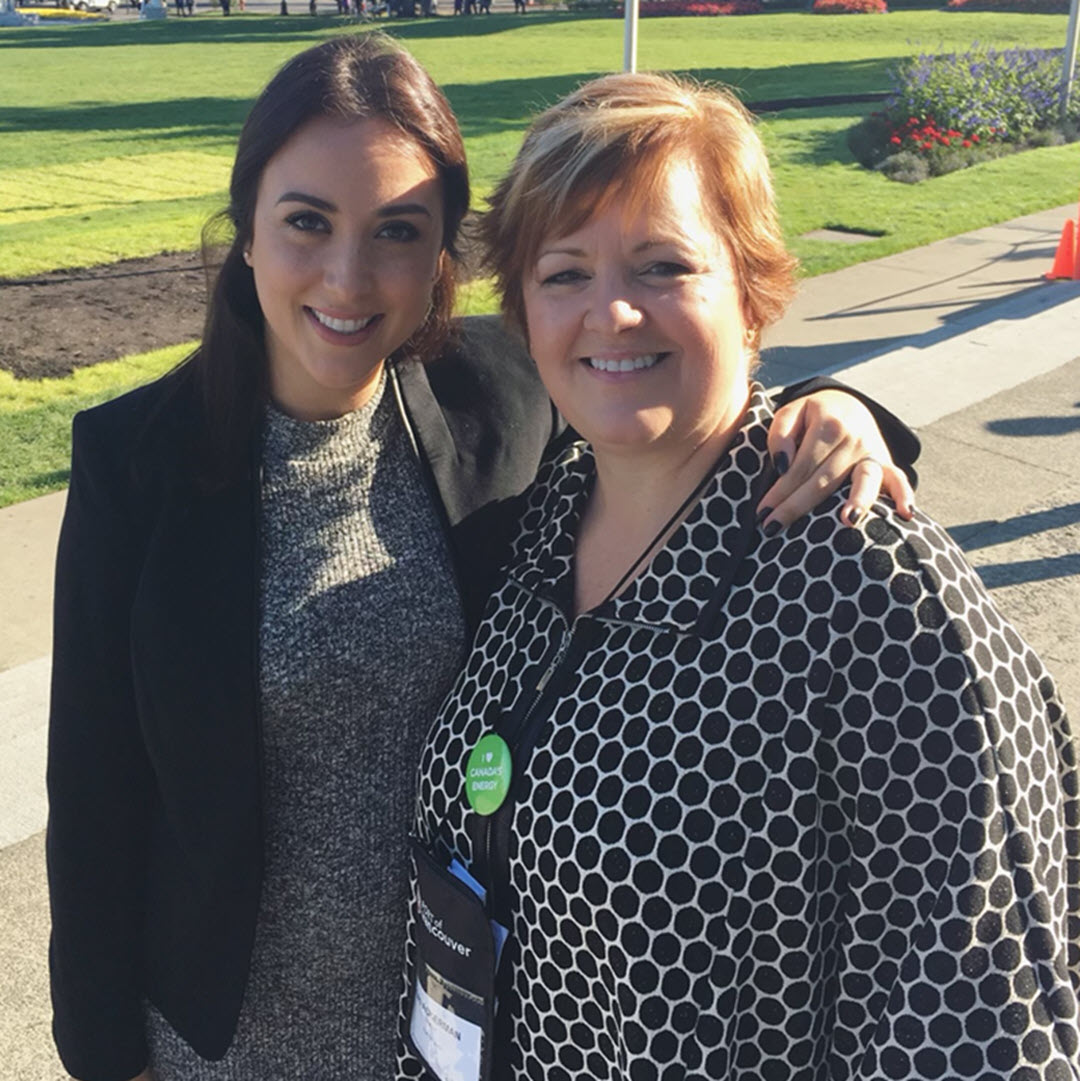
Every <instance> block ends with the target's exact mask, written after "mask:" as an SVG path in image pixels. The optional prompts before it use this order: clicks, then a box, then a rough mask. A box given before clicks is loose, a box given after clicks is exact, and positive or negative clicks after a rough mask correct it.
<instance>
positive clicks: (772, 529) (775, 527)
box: [765, 522, 784, 537]
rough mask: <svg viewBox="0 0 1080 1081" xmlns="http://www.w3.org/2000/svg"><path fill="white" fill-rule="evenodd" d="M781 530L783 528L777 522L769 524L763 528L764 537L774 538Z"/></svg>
mask: <svg viewBox="0 0 1080 1081" xmlns="http://www.w3.org/2000/svg"><path fill="white" fill-rule="evenodd" d="M783 528H784V527H783V526H782V525H781V524H780V523H779V522H770V523H769V524H768V525H767V526H766V527H765V536H766V537H775V536H776V534H777V533H779V532H780V530H781V529H783Z"/></svg>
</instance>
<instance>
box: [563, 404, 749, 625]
mask: <svg viewBox="0 0 1080 1081" xmlns="http://www.w3.org/2000/svg"><path fill="white" fill-rule="evenodd" d="M733 412H734V415H733V416H732V417H731V418H730V419H729V420H728V421H726V422H725V423H723V424H721V425H719V426H718V427H717V428H716V429H715V430H714V431H712V432H711V433H709V434H708V436H706V437H705V438H703V439H701V440H699V441H696V442H694V443H692V444H689V445H684V446H681V447H679V448H677V449H676V450H674V451H671V450H666V449H665V450H661V451H651V452H650V450H648V449H645V450H642V449H640V448H639V449H635V450H630V451H625V450H621V449H619V448H610V447H609V448H604V447H599V448H598V447H594V448H593V456H594V459H595V462H596V485H595V487H594V489H593V492H592V496H591V497H590V499H589V504H588V506H587V507H586V509H585V513H584V515H583V517H582V521H581V526H580V528H579V530H578V539H577V558H576V568H577V573H576V583H575V593H576V598H575V607H576V609H577V611H579V612H581V611H587V610H588V609H590V608H595V607H596V606H597V605H598V604H600V603H601V602H602V601H603V600H604V599H605V598H606V597H607V596H608V595H609V593H610V592H611V590H612V589H613V588H615V587H616V585H617V584H618V582H619V580H620V578H621V577H622V576H623V575H624V574H625V573H626V571H627V570H629V569H630V568H631V567H633V566H634V563H635V560H639V559H640V562H639V563H638V565H637V567H636V569H635V571H634V573H633V574H632V575H631V576H630V577H629V578H628V579H627V580H626V582H625V583H624V584H623V586H622V587H620V588H625V586H626V585H629V583H630V582H632V581H633V579H634V578H635V577H637V574H638V573H640V572H641V571H642V570H644V569H645V567H647V566H648V564H649V560H650V559H651V558H652V556H653V555H654V554H655V552H656V551H657V550H659V549H660V548H661V547H662V546H663V544H664V543H665V542H666V541H667V539H668V537H670V535H671V534H672V533H673V532H674V531H675V529H676V528H678V526H679V524H680V522H681V521H682V519H683V518H685V517H686V515H688V514H689V513H690V511H691V510H692V509H693V506H694V503H693V502H691V503H690V504H689V505H688V506H686V507H685V508H684V509H683V512H682V513H681V514H677V512H678V511H679V508H680V505H681V504H682V503H683V502H684V501H685V500H686V498H687V497H688V496H689V495H690V494H691V493H692V492H693V491H694V489H695V488H696V487H697V486H698V485H699V484H700V483H701V481H702V480H703V479H704V478H705V477H706V476H707V475H708V473H709V472H710V470H711V469H712V467H713V465H715V463H716V462H717V460H718V459H719V458H720V456H721V455H722V454H723V453H724V451H725V450H726V449H727V447H728V446H729V445H730V443H731V440H732V438H733V437H734V435H735V432H736V431H737V430H738V427H739V425H740V424H741V422H742V418H743V416H744V414H745V412H746V401H744V402H742V403H740V405H739V407H738V409H737V410H734V411H733ZM673 515H676V517H674V518H673V517H672V516H673ZM665 523H667V525H668V528H667V529H664V526H665ZM661 530H663V533H662V535H660V536H658V533H659V532H660V531H661ZM654 541H655V543H653V542H654ZM643 553H645V558H644V559H641V556H642V554H643Z"/></svg>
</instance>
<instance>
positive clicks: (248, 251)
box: [243, 248, 251, 266]
mask: <svg viewBox="0 0 1080 1081" xmlns="http://www.w3.org/2000/svg"><path fill="white" fill-rule="evenodd" d="M243 256H244V262H245V263H247V265H248V266H251V249H250V248H245V249H244V251H243Z"/></svg>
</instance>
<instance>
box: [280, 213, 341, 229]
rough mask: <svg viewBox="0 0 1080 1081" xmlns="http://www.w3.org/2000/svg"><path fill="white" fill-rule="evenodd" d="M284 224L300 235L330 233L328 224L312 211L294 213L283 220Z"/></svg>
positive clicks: (323, 218) (320, 215)
mask: <svg viewBox="0 0 1080 1081" xmlns="http://www.w3.org/2000/svg"><path fill="white" fill-rule="evenodd" d="M285 222H286V224H288V225H291V226H292V227H293V228H294V229H296V230H297V231H298V232H301V233H328V232H330V222H329V221H327V220H326V218H325V217H323V215H322V214H319V213H318V212H317V211H314V210H297V211H294V212H293V213H292V214H290V215H289V216H288V217H287V218H286V219H285Z"/></svg>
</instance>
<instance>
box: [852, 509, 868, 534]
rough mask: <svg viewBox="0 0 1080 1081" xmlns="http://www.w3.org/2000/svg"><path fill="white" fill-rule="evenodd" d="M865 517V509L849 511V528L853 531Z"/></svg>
mask: <svg viewBox="0 0 1080 1081" xmlns="http://www.w3.org/2000/svg"><path fill="white" fill-rule="evenodd" d="M865 517H866V508H865V507H854V508H853V509H852V511H851V528H852V529H855V528H856V527H857V526H858V525H859V524H860V523H861V522H862V520H863V519H864V518H865Z"/></svg>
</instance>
